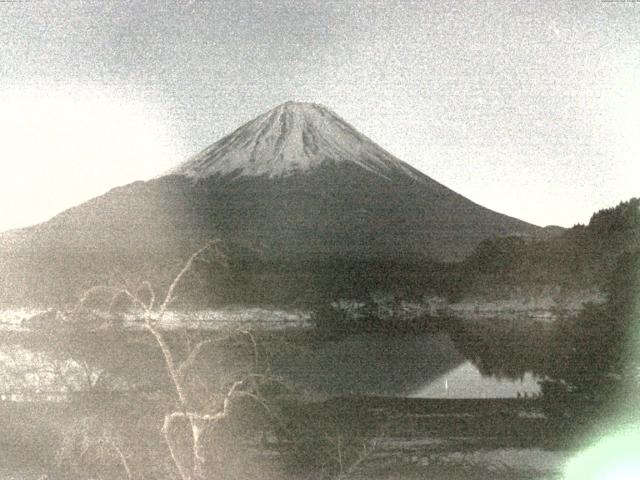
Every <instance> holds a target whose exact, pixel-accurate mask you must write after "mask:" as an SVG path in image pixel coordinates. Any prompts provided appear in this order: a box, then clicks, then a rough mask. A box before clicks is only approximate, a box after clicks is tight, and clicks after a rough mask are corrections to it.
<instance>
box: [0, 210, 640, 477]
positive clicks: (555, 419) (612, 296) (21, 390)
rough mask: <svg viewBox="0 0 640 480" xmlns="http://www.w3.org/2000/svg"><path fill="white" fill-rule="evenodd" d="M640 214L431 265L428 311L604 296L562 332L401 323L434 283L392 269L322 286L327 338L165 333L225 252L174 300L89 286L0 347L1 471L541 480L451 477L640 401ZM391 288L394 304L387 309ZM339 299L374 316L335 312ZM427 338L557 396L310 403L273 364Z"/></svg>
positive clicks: (494, 324) (215, 252)
mask: <svg viewBox="0 0 640 480" xmlns="http://www.w3.org/2000/svg"><path fill="white" fill-rule="evenodd" d="M638 206H639V202H638V201H637V200H632V201H630V202H627V203H624V204H621V205H620V206H618V207H616V208H615V209H610V210H606V211H603V212H599V213H598V214H596V215H594V217H593V218H592V220H591V222H590V224H589V225H588V226H584V227H583V226H577V227H574V229H571V230H569V231H567V232H565V233H563V234H561V235H560V236H557V237H555V238H552V239H549V240H545V241H536V242H525V241H523V240H520V239H500V240H489V241H487V242H484V243H483V244H481V245H480V246H479V247H478V249H477V250H476V252H475V253H474V254H473V255H472V256H471V257H470V258H469V259H467V260H466V261H465V262H463V263H461V264H455V265H441V266H439V267H437V268H436V267H434V266H431V267H429V270H428V271H429V272H430V275H431V277H429V278H428V279H427V280H425V282H426V284H427V285H433V289H432V290H431V291H430V295H431V294H433V293H434V292H435V294H438V295H440V294H442V296H443V298H445V297H450V298H453V297H455V296H456V295H469V294H478V293H482V292H483V291H484V289H486V288H490V289H493V292H494V293H495V292H513V291H520V292H522V291H523V289H525V288H533V287H532V285H533V286H536V285H537V286H542V285H544V284H546V283H550V284H554V285H560V286H561V287H562V288H566V289H572V288H580V287H581V286H586V287H592V286H595V287H597V288H598V289H601V290H603V291H604V292H605V294H606V301H605V302H604V303H601V304H589V305H586V306H585V307H584V308H583V309H582V310H581V311H579V312H577V313H575V312H566V311H558V312H557V320H556V321H555V322H553V323H544V322H536V321H532V322H526V323H520V322H518V321H516V320H504V319H502V320H498V319H475V320H469V319H461V318H457V317H455V316H453V315H451V313H450V312H448V311H446V308H444V307H443V308H440V306H439V305H435V306H432V307H433V308H430V309H428V311H422V312H419V313H418V314H415V312H413V313H414V314H411V315H409V314H405V313H406V312H403V311H401V310H402V308H401V307H402V305H404V303H403V300H405V299H412V298H414V297H412V295H413V293H412V292H418V291H419V285H420V276H421V275H422V274H424V271H422V273H421V271H419V270H411V271H410V273H406V272H405V273H402V272H400V271H397V272H396V273H397V276H396V275H395V273H394V271H393V270H392V271H390V272H387V274H386V275H385V273H384V271H385V268H386V267H384V266H380V268H379V269H375V268H374V269H373V270H371V269H369V270H370V271H373V272H374V274H372V275H371V276H369V277H367V275H365V273H366V272H365V271H364V270H363V271H360V270H358V268H356V267H353V268H352V266H350V267H348V268H347V267H344V266H343V269H337V271H336V272H337V273H336V274H335V276H334V277H331V276H330V274H329V272H327V273H326V275H327V276H326V279H325V284H326V285H331V286H330V287H329V286H327V288H324V289H322V288H319V289H318V291H317V292H314V293H313V295H311V297H307V300H308V299H309V298H311V299H312V300H311V301H310V303H309V305H311V306H312V307H313V309H314V310H315V312H316V314H315V328H313V329H310V330H309V329H307V330H295V331H285V332H257V331H243V330H231V331H226V332H222V331H202V330H198V329H192V330H188V329H185V328H178V329H175V330H171V331H167V330H163V329H162V328H161V327H160V325H161V323H162V319H163V317H164V316H165V314H166V313H167V311H168V308H169V306H173V305H179V300H178V301H177V302H174V300H175V299H176V298H178V299H180V298H182V299H183V300H184V299H185V298H186V299H189V298H190V296H191V295H194V292H198V291H199V290H198V289H199V287H197V286H198V285H199V286H200V287H201V286H202V285H204V283H202V282H204V281H205V280H206V276H207V275H210V273H207V272H210V268H211V265H212V264H213V263H217V264H225V263H227V262H228V258H227V256H226V255H225V254H224V252H222V250H220V249H218V248H217V244H212V245H209V246H207V248H205V249H203V250H201V251H199V252H196V254H194V255H193V256H192V257H191V258H190V259H189V260H188V261H187V263H186V264H185V266H184V268H183V269H182V270H181V271H180V272H179V273H178V275H177V277H174V280H173V282H172V283H168V284H167V285H165V287H166V288H164V289H159V288H158V287H157V286H155V285H151V284H150V283H148V282H146V281H143V282H141V283H138V284H133V285H127V284H126V283H123V284H113V285H110V286H108V287H101V288H96V289H93V290H92V291H89V292H86V295H84V296H83V297H82V298H81V299H80V300H79V301H77V302H76V303H75V304H74V305H73V306H71V307H68V308H64V309H59V310H52V311H50V312H48V313H47V314H45V315H44V316H42V317H40V318H39V319H34V320H33V321H32V322H31V323H29V324H28V325H27V327H29V328H28V329H27V330H21V331H14V332H4V333H3V335H2V337H1V340H0V341H1V346H2V351H3V354H4V356H5V357H4V360H3V362H4V363H5V364H6V365H11V368H5V370H4V371H3V385H4V386H5V395H8V396H5V399H4V401H3V402H2V403H1V404H0V410H1V412H0V439H2V440H1V441H0V452H2V453H0V455H2V457H1V458H0V462H1V463H2V464H3V465H14V466H15V467H16V468H20V469H22V470H23V471H27V470H29V471H34V470H39V471H41V472H46V473H48V474H49V475H50V477H51V478H55V477H57V478H65V479H71V478H77V479H88V478H111V479H117V478H123V479H127V480H131V479H142V478H144V479H159V480H160V479H165V478H180V479H181V480H200V479H205V478H224V479H227V478H228V479H231V478H233V479H243V478H246V479H254V478H261V479H270V478H273V479H276V478H318V479H320V478H323V479H324V478H343V479H344V478H350V477H360V478H391V477H393V476H394V475H395V477H397V475H399V474H402V475H403V476H404V478H420V476H424V475H427V474H431V475H433V476H435V478H460V477H461V476H465V477H466V478H529V477H528V476H527V475H528V474H527V473H526V472H525V473H523V472H514V471H513V470H511V469H509V468H506V467H505V469H503V470H501V471H497V472H496V471H492V472H486V471H485V472H483V471H481V470H473V469H472V470H471V471H469V469H468V468H467V467H464V468H463V467H461V469H460V470H456V469H455V468H454V469H452V468H451V465H449V464H445V463H441V461H442V459H443V458H446V457H447V456H448V455H449V454H450V453H451V452H471V451H475V450H478V449H479V448H481V449H485V450H486V449H509V448H520V449H532V448H533V449H545V450H553V449H565V448H572V446H575V445H576V444H577V439H579V438H580V437H581V436H582V434H583V433H584V432H586V431H588V430H589V429H590V428H591V426H592V425H593V423H594V422H595V421H596V420H597V419H598V418H600V417H603V416H605V415H607V413H608V412H612V411H614V410H615V409H618V408H619V407H620V405H623V406H626V407H627V409H631V406H632V405H635V404H636V402H637V399H638V398H640V397H639V396H638V393H639V388H638V376H637V372H638V368H639V365H638V339H639V336H638V299H639V298H640V279H639V275H640V248H639V243H638V242H639V238H640V236H639V233H638V232H639V231H640V221H639V220H638V217H639V216H640V214H639V213H638V212H639V211H638ZM203 259H204V260H206V262H202V261H201V260H203ZM369 266H370V265H369ZM229 268H231V269H232V268H233V267H231V266H230V267H229ZM203 272H204V273H205V274H206V275H205V277H202V274H203ZM358 272H359V273H358ZM375 272H377V273H375ZM228 275H232V276H233V275H240V274H239V273H238V272H237V271H236V272H235V273H234V272H233V271H232V272H231V273H229V274H228ZM301 275H302V273H301ZM303 276H304V275H303ZM203 278H204V279H205V280H203ZM290 278H293V279H295V278H296V277H295V276H294V277H290ZM301 278H302V277H301ZM330 278H333V279H334V280H336V284H332V283H331V282H330V281H329V279H330ZM361 278H366V279H367V280H366V282H363V283H361V282H359V279H361ZM407 279H411V281H408V280H407ZM241 280H242V278H241V276H238V278H236V280H234V281H236V282H240V283H241ZM307 280H308V281H310V280H309V279H308V278H307ZM217 281H219V279H217ZM242 281H244V280H242ZM291 281H293V280H291ZM193 282H195V285H196V287H193V285H194V283H193ZM367 282H373V283H367ZM582 282H584V283H582ZM205 283H206V282H205ZM294 283H296V282H294ZM304 285H305V283H304V282H299V283H298V284H297V285H296V288H303V287H304ZM381 285H387V286H389V290H390V291H388V292H385V295H386V296H384V297H382V298H386V299H388V298H391V300H390V301H387V300H384V301H381V300H380V298H381V297H380V294H379V291H380V288H381ZM393 285H395V287H393ZM423 285H424V284H423ZM281 287H282V285H280V286H273V287H271V286H270V285H269V284H268V282H267V286H264V287H261V288H263V290H262V293H263V294H265V295H266V293H265V292H267V291H268V290H269V288H274V289H277V288H281ZM305 288H306V287H305ZM536 288H537V287H536ZM335 289H337V290H335ZM518 289H520V290H518ZM294 291H295V289H294ZM160 292H162V294H160ZM318 292H320V293H318ZM338 292H341V293H342V294H343V295H344V297H340V296H337V293H338ZM349 295H351V296H349ZM276 297H277V295H276ZM340 298H350V299H353V300H354V301H356V302H357V303H358V302H359V304H360V307H359V308H360V310H359V311H358V312H356V314H353V312H351V313H349V314H345V312H344V311H339V310H337V309H336V308H335V301H337V300H339V299H340ZM127 311H137V312H139V320H138V322H137V324H136V325H135V328H132V327H131V326H125V324H124V321H123V312H127ZM424 332H432V333H436V332H439V333H444V334H446V335H448V336H449V337H450V338H451V339H452V341H453V343H454V344H455V345H456V347H457V349H458V350H459V351H460V352H461V354H462V356H463V357H464V358H468V359H470V360H471V361H473V362H474V364H476V366H477V367H478V368H479V370H480V371H481V372H482V373H483V374H485V375H495V376H502V377H510V378H518V377H519V376H522V375H523V374H524V372H534V373H535V374H536V375H538V377H539V378H540V379H541V383H542V393H543V395H542V397H541V398H536V399H526V400H524V399H513V400H443V401H437V400H410V399H388V398H373V397H364V398H363V397H347V398H339V399H333V400H330V401H326V402H320V401H310V400H309V398H308V397H307V396H305V392H304V391H300V390H299V389H297V388H296V386H294V385H289V384H288V383H287V382H286V381H285V380H284V379H283V378H281V377H279V376H278V375H277V374H276V373H274V369H273V368H272V367H273V365H274V362H275V361H276V359H277V357H278V355H279V354H281V353H282V352H283V351H284V350H291V351H294V352H299V355H300V356H304V355H305V351H304V350H305V348H306V347H308V346H309V345H312V344H314V343H316V342H330V341H332V340H334V339H335V338H340V337H348V336H350V335H356V334H363V333H364V334H367V335H372V336H394V335H407V336H411V335H418V334H423V333H424ZM6 359H13V360H14V361H13V363H11V362H8V361H7V360H6ZM20 359H23V360H24V359H27V361H26V362H25V363H22V364H21V363H20ZM439 462H440V463H439ZM465 468H466V469H465ZM447 475H448V477H447ZM474 476H475V477H474Z"/></svg>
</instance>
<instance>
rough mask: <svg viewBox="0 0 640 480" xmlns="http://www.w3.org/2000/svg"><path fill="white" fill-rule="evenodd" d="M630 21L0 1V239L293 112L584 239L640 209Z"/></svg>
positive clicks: (602, 14) (562, 6) (590, 10)
mask: <svg viewBox="0 0 640 480" xmlns="http://www.w3.org/2000/svg"><path fill="white" fill-rule="evenodd" d="M639 20H640V9H638V8H637V5H634V4H632V3H626V2H625V3H619V2H591V3H586V2H574V1H565V2H559V3H553V4H552V3H549V2H543V1H534V2H526V3H509V4H506V3H504V2H496V1H487V2H481V3H475V2H474V3H471V2H457V3H453V4H452V3H450V2H431V3H429V4H425V3H424V2H411V1H408V2H397V1H391V0H389V1H382V2H376V3H375V4H365V5H363V4H362V3H361V2H319V1H300V2H293V1H288V0H287V1H279V2H269V3H263V2H254V1H239V2H233V3H232V2H205V3H198V2H181V3H176V4H169V3H167V4H163V5H158V4H157V3H156V2H151V1H146V0H139V1H134V2H130V3H128V4H127V5H122V4H112V3H104V2H95V1H72V2H64V3H61V2H57V1H52V0H43V1H39V2H2V3H0V41H2V43H3V44H4V45H6V46H7V48H5V49H3V50H2V51H0V65H1V66H0V105H2V107H3V108H2V109H0V128H1V129H2V131H3V132H4V137H5V141H3V142H2V145H0V157H1V158H2V159H3V161H2V163H1V164H0V179H1V180H0V201H2V202H3V203H4V204H6V205H13V206H14V208H13V209H12V210H11V211H6V212H5V214H4V215H3V216H2V218H1V219H0V231H5V230H8V229H12V228H17V227H22V226H28V225H31V224H34V223H38V222H41V221H45V220H47V219H48V218H50V217H52V216H53V215H55V214H56V213H58V212H60V211H62V210H64V209H66V208H69V207H72V206H74V205H77V204H79V203H82V202H83V201H85V200H88V199H89V198H92V197H94V196H97V195H100V194H102V193H104V192H106V191H108V190H109V189H110V188H114V187H116V186H119V185H123V184H126V183H130V182H132V181H135V180H140V179H148V178H150V177H153V176H155V175H157V174H159V173H161V172H163V171H166V170H167V169H169V168H170V167H172V166H174V165H177V164H178V163H180V162H182V161H184V160H186V159H187V158H188V157H190V156H192V155H194V154H196V153H197V152H199V151H200V150H202V149H203V148H205V147H207V146H208V145H210V144H211V143H214V142H215V141H216V140H218V139H220V138H221V137H223V136H224V135H225V134H227V133H230V132H231V131H233V130H234V129H235V128H237V127H239V126H240V125H242V124H243V123H245V122H247V121H249V120H251V119H253V118H255V117H256V116H257V115H259V114H260V113H262V112H264V111H267V110H269V109H271V108H273V107H274V106H276V105H278V104H280V103H283V102H285V101H287V100H295V101H303V102H314V103H320V104H322V105H325V106H326V107H328V108H330V109H331V110H333V111H335V112H336V113H337V114H338V115H340V116H341V117H343V118H344V119H345V120H347V121H348V122H349V123H351V124H352V125H353V126H354V127H355V128H356V129H357V130H359V131H360V132H362V133H363V134H365V135H367V136H368V137H369V138H371V139H372V140H373V141H374V142H376V143H377V144H379V145H380V146H381V147H383V148H384V149H386V150H388V151H389V152H390V153H392V154H393V155H395V156H396V157H398V158H399V159H400V160H403V161H405V162H407V163H408V164H410V165H412V166H414V167H415V168H417V169H418V170H420V171H422V172H423V173H424V174H426V175H428V176H429V177H431V178H433V179H435V180H437V181H439V182H441V183H443V184H444V185H446V186H448V187H449V188H451V189H453V190H455V191H456V192H458V193H460V194H462V195H464V196H465V197H467V198H469V199H471V200H473V201H474V202H476V203H479V204H481V205H483V206H486V207H488V208H490V209H492V210H495V211H498V212H501V213H505V214H507V215H510V216H513V217H516V218H519V219H522V220H525V221H528V222H531V223H534V224H537V225H541V226H544V225H552V224H557V225H562V226H567V227H568V226H571V225H573V224H576V223H586V222H588V220H589V217H590V216H591V214H592V213H593V212H594V211H596V210H598V209H601V208H605V207H610V206H613V205H616V204H617V203H619V202H620V201H623V200H627V199H629V198H631V197H633V196H638V195H640V191H639V190H638V189H637V185H636V179H637V178H638V177H639V176H640V171H639V168H640V166H639V164H640V162H639V161H638V157H639V156H640V142H638V139H637V135H636V133H635V126H636V125H637V124H639V123H640V31H639V30H638V29H637V24H638V21H639ZM16 199H18V200H19V202H17V201H16ZM17 205H18V206H19V208H17V207H16V206H17Z"/></svg>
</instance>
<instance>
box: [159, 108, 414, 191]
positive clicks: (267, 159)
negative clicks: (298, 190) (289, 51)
mask: <svg viewBox="0 0 640 480" xmlns="http://www.w3.org/2000/svg"><path fill="white" fill-rule="evenodd" d="M325 162H334V163H341V162H352V163H355V164H357V165H359V166H360V167H362V168H364V169H366V170H369V171H371V172H374V173H376V174H378V175H380V176H383V177H385V176H387V175H389V174H391V173H392V172H396V173H399V172H403V173H405V174H407V175H409V176H412V177H414V178H416V179H417V178H419V175H417V172H416V171H415V170H414V169H412V168H411V167H410V166H409V165H407V164H406V163H404V162H402V161H400V160H399V159H397V158H396V157H394V156H393V155H391V154H390V153H389V152H387V151H385V150H384V149H382V148H381V147H379V146H378V145H376V144H375V143H374V142H372V141H371V140H370V139H369V138H367V137H366V136H364V135H362V134H361V133H359V132H358V131H356V130H355V129H354V128H353V127H352V126H351V125H349V124H348V123H347V122H345V121H344V120H343V119H342V118H340V117H339V116H338V115H336V114H335V113H334V112H332V111H331V110H329V109H328V108H326V107H323V106H322V105H318V104H315V103H299V102H286V103H283V104H282V105H279V106H277V107H275V108H274V109H272V110H270V111H268V112H266V113H263V114H262V115H260V116H258V117H257V118H255V119H254V120H251V121H250V122H248V123H246V124H245V125H243V126H241V127H240V128H238V129H237V130H236V131H234V132H233V133H231V134H230V135H227V136H226V137H224V138H222V139H221V140H219V141H218V142H216V143H214V144H213V145H211V146H210V147H208V148H207V149H205V150H204V151H202V152H201V153H199V154H197V155H196V156H194V157H193V158H191V159H190V160H188V161H186V162H185V163H183V164H181V165H179V166H178V167H176V168H174V169H173V170H171V172H170V173H174V174H181V175H186V176H189V177H193V178H198V179H201V178H206V177H209V176H211V175H215V174H221V175H226V174H232V173H233V174H238V175H247V176H262V175H264V176H267V177H277V176H287V175H291V174H293V173H300V172H308V171H310V170H313V169H315V168H317V167H319V166H320V165H322V164H323V163H325Z"/></svg>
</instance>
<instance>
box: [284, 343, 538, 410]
mask: <svg viewBox="0 0 640 480" xmlns="http://www.w3.org/2000/svg"><path fill="white" fill-rule="evenodd" d="M273 371H274V373H277V374H278V375H281V376H282V377H283V378H284V379H285V380H286V381H287V382H289V383H291V384H293V385H294V386H295V387H296V388H297V389H300V390H302V391H306V392H309V393H311V394H315V395H323V396H344V395H383V396H410V397H416V398H509V397H511V398H515V397H517V396H518V395H521V396H525V395H526V396H531V395H534V394H536V393H538V392H539V386H538V384H537V381H536V378H535V376H534V375H533V374H532V373H531V372H525V371H523V372H522V374H521V375H520V376H519V377H516V378H507V377H498V376H494V375H490V374H487V372H486V370H484V371H483V372H482V373H481V371H480V369H478V368H477V367H476V365H475V364H474V363H472V362H471V361H470V360H468V359H466V358H465V356H464V355H463V354H462V353H461V352H460V350H459V349H458V348H456V345H455V344H454V342H453V341H452V340H451V337H450V336H449V335H448V334H446V333H436V334H422V335H399V336H384V335H372V334H359V335H350V336H347V337H344V338H341V339H337V340H331V341H324V342H319V343H317V344H315V345H313V346H311V347H310V348H308V349H306V350H305V351H303V352H295V353H291V352H288V353H287V352H285V353H283V354H281V355H277V356H276V357H275V359H274V364H273Z"/></svg>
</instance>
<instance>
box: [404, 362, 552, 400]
mask: <svg viewBox="0 0 640 480" xmlns="http://www.w3.org/2000/svg"><path fill="white" fill-rule="evenodd" d="M539 393H540V385H539V384H538V381H537V378H536V377H535V376H534V375H533V374H532V373H531V372H525V373H524V375H523V376H522V378H521V379H515V380H514V379H511V378H499V377H495V376H491V375H483V374H482V373H480V370H478V368H477V367H476V366H475V365H474V364H473V363H471V362H470V361H466V362H464V363H463V364H462V365H459V366H458V367H456V368H454V369H453V370H451V371H449V372H447V373H445V374H444V375H442V376H440V377H439V378H437V379H436V380H434V381H433V382H430V383H428V384H426V385H425V386H423V387H421V388H419V389H417V390H416V391H414V392H413V393H411V394H410V395H409V396H410V397H412V398H514V397H532V396H536V395H538V394H539Z"/></svg>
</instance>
